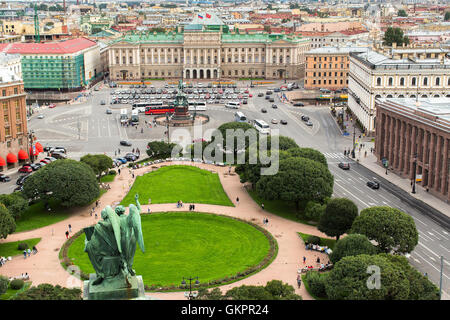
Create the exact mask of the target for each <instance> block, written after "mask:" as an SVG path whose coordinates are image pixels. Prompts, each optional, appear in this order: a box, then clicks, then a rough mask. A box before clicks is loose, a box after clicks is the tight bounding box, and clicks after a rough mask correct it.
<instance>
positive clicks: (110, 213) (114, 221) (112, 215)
mask: <svg viewBox="0 0 450 320" xmlns="http://www.w3.org/2000/svg"><path fill="white" fill-rule="evenodd" d="M105 212H106V216H107V217H108V219H109V221H111V226H112V228H113V231H114V237H115V238H116V243H117V249H118V250H119V252H120V253H122V245H121V244H120V221H119V216H118V215H117V213H116V212H115V211H114V210H113V209H112V208H111V207H110V206H107V207H106V208H105Z"/></svg>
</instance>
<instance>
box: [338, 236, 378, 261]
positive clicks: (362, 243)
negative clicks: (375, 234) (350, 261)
mask: <svg viewBox="0 0 450 320" xmlns="http://www.w3.org/2000/svg"><path fill="white" fill-rule="evenodd" d="M359 254H367V255H373V254H377V248H376V247H375V246H374V245H373V244H372V243H371V242H370V241H369V239H367V237H366V236H365V235H363V234H357V233H354V234H349V235H348V236H346V237H344V238H342V239H340V240H339V241H338V242H336V245H335V246H334V249H333V252H332V253H331V255H330V260H331V262H332V263H336V262H338V261H339V260H341V259H342V258H344V257H348V256H357V255H359Z"/></svg>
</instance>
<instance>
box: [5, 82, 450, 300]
mask: <svg viewBox="0 0 450 320" xmlns="http://www.w3.org/2000/svg"><path fill="white" fill-rule="evenodd" d="M109 90H110V89H102V90H100V91H93V95H92V96H91V97H90V98H88V101H86V102H85V103H83V104H80V105H73V106H58V107H56V108H54V109H45V110H42V111H41V113H43V114H44V115H45V118H44V119H37V114H35V115H34V116H33V117H32V118H31V119H30V121H29V128H30V129H33V130H34V131H35V134H36V136H37V137H38V140H39V141H40V142H41V143H42V144H43V145H44V146H45V145H47V144H48V145H52V146H53V145H62V146H65V147H66V148H67V149H68V155H69V157H71V158H75V159H78V158H80V157H81V156H82V155H84V154H87V153H106V154H108V155H110V156H112V157H114V156H115V154H114V153H115V151H117V149H118V148H120V149H121V154H122V155H124V154H125V153H126V152H130V151H131V149H132V148H136V147H138V148H139V149H140V150H142V151H143V150H145V149H146V144H147V142H148V141H149V140H155V139H157V140H160V139H166V136H165V135H164V131H165V128H164V127H156V128H155V127H153V128H149V126H147V125H145V123H144V119H146V120H149V119H152V117H150V116H145V115H143V114H141V116H140V119H141V121H140V125H139V127H138V129H137V130H136V129H135V128H131V127H130V128H124V127H121V126H120V122H119V113H120V109H121V108H123V107H127V108H128V109H131V107H130V106H129V105H128V106H121V105H112V106H109V105H106V106H102V105H100V101H101V100H106V101H107V102H109V97H110V95H109ZM265 91H266V88H255V89H252V90H251V93H252V94H253V98H250V99H249V100H248V101H249V103H248V104H247V105H242V106H241V109H240V111H242V112H243V113H244V114H245V115H246V116H247V118H248V119H251V120H253V119H263V120H265V121H266V122H267V123H269V125H270V127H271V128H272V129H275V128H276V129H278V130H279V134H281V135H285V136H289V137H291V138H293V139H294V140H295V141H296V142H297V143H298V144H299V145H300V146H303V147H312V148H315V149H318V150H320V151H321V152H323V153H324V155H325V156H326V157H327V160H328V164H329V168H330V171H331V173H332V174H333V175H334V176H335V183H334V194H333V195H334V196H336V197H347V198H349V199H351V200H352V201H354V202H355V203H356V205H357V206H358V208H359V209H360V210H362V209H364V208H367V207H371V206H376V205H388V206H392V207H395V208H399V209H400V210H402V211H404V212H407V213H408V214H410V215H411V216H412V217H413V218H414V220H415V222H416V226H417V229H418V231H419V234H420V237H419V244H418V245H417V247H416V248H415V249H414V251H413V252H412V253H411V254H410V255H408V259H409V261H410V262H411V264H412V265H414V266H415V267H416V268H417V269H418V270H419V271H420V272H422V273H427V274H428V277H429V278H430V280H432V281H433V282H434V283H435V284H437V285H439V274H440V257H441V256H444V260H445V262H444V271H443V288H444V291H446V294H448V293H449V287H450V279H449V276H450V269H449V262H448V261H449V260H450V241H449V240H450V234H449V232H450V230H448V228H445V227H443V226H441V225H440V224H438V223H436V222H435V221H434V220H433V219H430V218H429V217H428V215H427V214H426V212H425V210H426V208H420V207H417V206H411V205H410V204H409V203H408V202H407V201H406V200H410V199H407V197H409V196H408V195H407V194H406V195H400V196H397V195H396V193H393V192H390V191H389V190H387V189H385V188H383V184H381V188H380V189H379V190H372V189H370V188H368V187H367V186H366V182H367V181H368V180H373V179H374V178H377V179H379V180H380V181H381V180H382V177H378V176H377V175H375V174H374V173H373V172H371V171H370V170H368V169H366V168H364V167H363V166H361V165H358V164H356V163H355V162H353V161H352V160H349V159H348V158H347V157H345V156H344V155H343V150H344V149H348V148H350V147H351V146H352V140H351V138H349V137H344V136H342V134H341V132H340V131H339V129H338V127H337V125H336V123H335V121H334V119H333V118H332V117H331V115H330V110H329V108H328V107H316V106H306V107H293V106H291V105H287V104H284V103H282V102H281V101H279V99H278V97H275V104H277V106H278V108H277V109H272V108H271V105H272V103H270V102H268V100H265V98H264V97H257V93H258V92H265ZM263 107H264V108H266V109H267V113H262V112H261V108H263ZM107 108H110V109H112V110H113V114H111V115H107V114H106V109H107ZM207 110H208V111H206V112H201V113H206V114H208V115H209V116H210V118H211V121H210V122H209V123H208V124H206V125H205V126H204V128H203V129H204V131H205V130H206V129H212V128H216V127H218V126H219V125H220V124H221V123H224V122H229V121H233V120H234V112H236V110H233V109H227V108H225V107H224V106H222V105H213V106H207ZM303 114H305V115H308V116H309V117H310V121H311V122H312V123H313V126H312V127H308V126H306V125H305V123H304V122H303V121H302V120H301V115H303ZM272 119H277V120H281V119H284V120H287V121H288V124H287V125H281V124H271V123H270V122H271V120H272ZM141 128H143V130H144V132H143V133H140V132H141ZM206 138H208V135H207V136H206ZM120 140H130V141H132V143H133V146H132V147H123V146H120V145H119V141H120ZM341 161H350V162H351V169H350V170H348V171H344V170H341V169H340V168H338V166H337V164H338V163H339V162H341ZM11 177H12V181H11V182H10V183H5V184H2V185H1V186H0V192H2V193H6V192H8V193H9V192H11V191H12V190H13V189H14V187H15V181H16V178H17V174H13V175H11ZM394 188H397V187H394ZM398 189H399V188H398ZM410 198H412V197H410Z"/></svg>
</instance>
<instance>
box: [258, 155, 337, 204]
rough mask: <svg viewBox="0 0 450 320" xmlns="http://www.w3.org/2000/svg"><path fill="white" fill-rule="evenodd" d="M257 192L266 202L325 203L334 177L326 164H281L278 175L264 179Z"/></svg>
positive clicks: (293, 160)
mask: <svg viewBox="0 0 450 320" xmlns="http://www.w3.org/2000/svg"><path fill="white" fill-rule="evenodd" d="M256 191H257V192H258V194H259V196H260V197H262V198H263V199H267V200H273V199H281V200H285V201H293V202H294V203H295V204H296V206H297V208H299V205H300V202H301V201H304V202H305V204H306V202H308V201H310V200H314V201H323V199H324V198H326V197H330V196H331V194H332V193H333V175H332V174H331V173H330V171H329V170H328V168H327V167H325V166H324V165H323V164H321V163H319V162H317V161H313V160H310V159H306V158H287V159H285V160H280V163H279V170H278V173H276V174H275V175H265V176H262V177H261V178H260V179H259V181H258V182H257V184H256Z"/></svg>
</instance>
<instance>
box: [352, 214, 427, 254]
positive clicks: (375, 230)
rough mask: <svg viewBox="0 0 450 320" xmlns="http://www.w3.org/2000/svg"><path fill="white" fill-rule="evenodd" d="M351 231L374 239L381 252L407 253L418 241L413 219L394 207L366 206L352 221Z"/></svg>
mask: <svg viewBox="0 0 450 320" xmlns="http://www.w3.org/2000/svg"><path fill="white" fill-rule="evenodd" d="M351 233H359V234H364V235H366V236H367V238H369V239H370V240H375V241H376V242H377V244H378V247H379V248H380V249H381V250H382V251H383V252H391V251H394V252H395V253H408V252H411V251H412V250H413V249H414V247H415V246H416V245H417V244H418V242H419V234H418V232H417V229H416V224H415V223H414V219H413V218H412V217H411V216H409V215H407V214H406V213H404V212H403V211H400V210H399V209H396V208H391V207H386V206H380V207H371V208H366V209H364V210H362V211H361V213H360V215H359V216H358V217H357V218H356V219H355V221H354V222H353V225H352V228H351Z"/></svg>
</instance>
